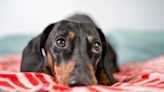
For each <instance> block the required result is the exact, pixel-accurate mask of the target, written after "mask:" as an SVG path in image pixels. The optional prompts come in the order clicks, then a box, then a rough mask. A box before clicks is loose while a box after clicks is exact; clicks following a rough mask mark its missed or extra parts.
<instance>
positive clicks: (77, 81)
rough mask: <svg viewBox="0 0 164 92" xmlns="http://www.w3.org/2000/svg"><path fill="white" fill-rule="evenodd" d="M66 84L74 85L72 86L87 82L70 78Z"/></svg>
mask: <svg viewBox="0 0 164 92" xmlns="http://www.w3.org/2000/svg"><path fill="white" fill-rule="evenodd" d="M68 85H69V86H70V87H74V86H87V85H89V83H87V82H85V81H80V80H76V79H70V80H69V81H68Z"/></svg>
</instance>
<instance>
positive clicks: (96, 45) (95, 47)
mask: <svg viewBox="0 0 164 92" xmlns="http://www.w3.org/2000/svg"><path fill="white" fill-rule="evenodd" d="M101 50H102V49H101V44H100V42H95V43H94V45H93V51H94V52H96V53H99V52H101Z"/></svg>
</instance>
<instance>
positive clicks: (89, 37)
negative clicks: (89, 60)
mask: <svg viewBox="0 0 164 92" xmlns="http://www.w3.org/2000/svg"><path fill="white" fill-rule="evenodd" d="M87 38H88V41H89V42H90V43H92V42H93V39H94V38H93V36H91V35H89V36H88V37H87Z"/></svg>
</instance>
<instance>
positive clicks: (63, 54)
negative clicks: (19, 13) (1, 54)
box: [21, 14, 118, 86]
mask: <svg viewBox="0 0 164 92" xmlns="http://www.w3.org/2000/svg"><path fill="white" fill-rule="evenodd" d="M117 70H118V69H117V65H116V54H115V52H114V50H113V49H112V47H111V45H110V44H109V43H107V41H106V39H105V36H104V34H103V33H102V31H101V30H100V29H99V28H98V27H97V26H96V24H95V23H94V22H93V20H92V19H91V18H90V17H89V16H87V15H82V14H75V15H73V16H71V17H69V18H67V19H64V20H62V21H60V22H57V23H53V24H50V25H49V26H48V27H47V28H45V30H44V31H43V32H42V33H41V34H39V35H38V36H36V37H35V38H33V39H32V40H31V41H30V42H29V43H28V45H27V46H26V48H25V49H24V51H23V57H22V63H21V71H22V72H43V73H47V74H49V75H52V76H54V77H56V78H57V83H58V84H60V85H64V86H86V85H94V84H103V85H111V84H113V83H115V82H116V81H115V79H114V78H113V76H112V72H113V71H117Z"/></svg>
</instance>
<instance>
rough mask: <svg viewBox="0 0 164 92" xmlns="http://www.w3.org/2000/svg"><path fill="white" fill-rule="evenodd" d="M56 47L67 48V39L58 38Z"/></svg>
mask: <svg viewBox="0 0 164 92" xmlns="http://www.w3.org/2000/svg"><path fill="white" fill-rule="evenodd" d="M56 45H57V46H59V47H65V46H66V42H65V39H64V38H63V37H60V38H58V39H57V40H56Z"/></svg>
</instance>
